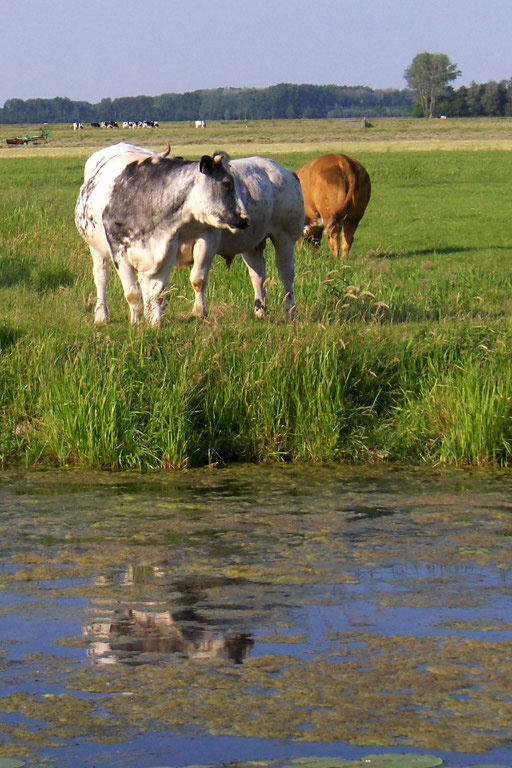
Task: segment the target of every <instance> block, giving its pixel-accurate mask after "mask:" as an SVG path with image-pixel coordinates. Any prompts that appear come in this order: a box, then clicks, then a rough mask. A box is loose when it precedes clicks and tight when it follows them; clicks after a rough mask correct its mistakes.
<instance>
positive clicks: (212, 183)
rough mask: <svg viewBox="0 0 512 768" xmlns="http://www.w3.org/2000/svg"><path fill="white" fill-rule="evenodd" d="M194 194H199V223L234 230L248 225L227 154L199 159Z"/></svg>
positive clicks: (205, 156) (218, 153)
mask: <svg viewBox="0 0 512 768" xmlns="http://www.w3.org/2000/svg"><path fill="white" fill-rule="evenodd" d="M197 193H198V195H200V201H201V205H200V206H198V209H199V208H200V209H201V210H202V222H203V223H204V224H209V225H210V226H211V227H216V228H219V229H229V230H230V231H231V232H236V231H237V230H239V229H246V228H247V227H248V226H249V216H248V215H247V211H246V209H245V206H244V203H243V201H242V198H241V196H240V193H239V190H238V184H237V180H236V178H235V176H234V175H233V173H232V172H231V168H230V166H229V157H228V155H226V154H225V153H224V152H216V153H215V154H214V155H213V157H210V156H209V155H203V157H202V158H201V160H200V161H199V180H198V184H197Z"/></svg>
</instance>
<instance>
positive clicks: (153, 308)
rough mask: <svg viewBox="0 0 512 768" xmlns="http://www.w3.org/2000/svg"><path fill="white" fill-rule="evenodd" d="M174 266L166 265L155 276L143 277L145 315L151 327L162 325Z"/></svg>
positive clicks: (141, 279) (141, 284) (141, 282)
mask: <svg viewBox="0 0 512 768" xmlns="http://www.w3.org/2000/svg"><path fill="white" fill-rule="evenodd" d="M173 266H174V260H173V262H172V263H171V264H168V263H165V264H164V265H163V266H162V267H161V268H160V270H159V271H158V272H157V273H156V274H154V275H151V276H150V275H144V274H143V275H141V277H140V287H141V290H142V297H143V299H144V315H145V317H146V320H147V321H148V323H150V325H160V323H161V320H162V312H163V309H164V305H165V289H166V288H167V285H168V283H169V276H170V274H171V271H172V268H173Z"/></svg>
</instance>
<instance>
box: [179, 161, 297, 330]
mask: <svg viewBox="0 0 512 768" xmlns="http://www.w3.org/2000/svg"><path fill="white" fill-rule="evenodd" d="M230 167H231V171H232V173H233V175H234V177H235V179H236V180H237V182H238V188H239V190H240V194H241V197H242V200H243V203H244V206H245V209H246V211H247V213H248V215H249V219H250V225H249V227H248V228H247V229H246V230H244V231H242V232H236V233H231V232H228V231H226V230H222V231H221V230H216V231H211V232H209V233H208V235H207V237H204V238H203V239H202V241H201V240H198V241H195V242H193V243H183V245H182V246H181V247H180V256H181V264H180V265H183V266H184V265H185V264H186V263H188V264H193V265H194V269H193V270H192V274H191V282H192V285H193V287H194V290H195V294H196V298H195V304H194V310H193V311H194V314H196V315H198V316H201V315H202V316H205V315H206V305H205V297H204V291H205V288H206V281H207V278H208V269H209V266H210V264H211V262H212V260H213V256H214V255H215V254H216V253H218V254H220V255H221V256H223V257H224V258H225V259H226V262H227V264H228V266H230V264H231V262H232V261H233V259H234V257H235V256H236V255H237V254H238V253H241V254H242V258H243V260H244V262H245V265H246V267H247V270H248V272H249V277H250V278H251V282H252V286H253V290H254V312H255V314H256V316H257V317H264V316H265V315H266V312H267V301H266V291H265V279H266V262H265V245H266V241H267V238H270V240H271V241H272V244H273V245H274V249H275V258H276V265H277V270H278V272H279V277H280V278H281V282H282V284H283V287H284V292H285V296H284V308H285V313H286V315H287V316H288V317H293V316H294V315H295V311H296V310H295V298H294V293H293V281H294V273H295V243H296V242H297V240H298V239H299V237H300V236H301V233H302V230H303V227H304V201H303V198H302V192H301V188H300V184H299V180H298V178H297V175H296V174H295V173H293V172H292V171H289V170H288V169H287V168H283V167H282V166H281V165H278V163H276V162H274V161H273V160H269V159H267V158H263V157H257V156H256V157H245V158H239V159H236V160H232V161H231V164H230ZM200 262H203V263H204V264H205V265H207V269H206V270H202V271H201V274H200V278H201V279H200V280H197V279H195V275H194V272H195V270H196V266H197V264H199V263H200ZM197 276H198V277H199V273H198V274H197Z"/></svg>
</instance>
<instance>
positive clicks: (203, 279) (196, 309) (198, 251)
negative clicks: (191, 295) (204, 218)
mask: <svg viewBox="0 0 512 768" xmlns="http://www.w3.org/2000/svg"><path fill="white" fill-rule="evenodd" d="M214 256H215V248H212V247H211V246H210V244H209V243H208V242H207V241H206V240H203V239H199V240H196V242H195V243H194V248H193V259H194V263H193V265H192V269H191V271H190V282H191V284H192V288H193V289H194V292H195V300H194V306H193V308H192V314H193V315H195V316H196V317H206V315H207V314H208V312H207V309H206V301H205V293H206V286H207V285H208V275H209V273H210V268H211V266H212V262H213V257H214Z"/></svg>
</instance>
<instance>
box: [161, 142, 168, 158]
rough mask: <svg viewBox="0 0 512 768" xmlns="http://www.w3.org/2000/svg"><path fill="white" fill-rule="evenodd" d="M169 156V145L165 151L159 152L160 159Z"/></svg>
mask: <svg viewBox="0 0 512 768" xmlns="http://www.w3.org/2000/svg"><path fill="white" fill-rule="evenodd" d="M170 154H171V145H170V144H168V145H167V149H166V150H164V151H163V152H160V157H167V155H170Z"/></svg>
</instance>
